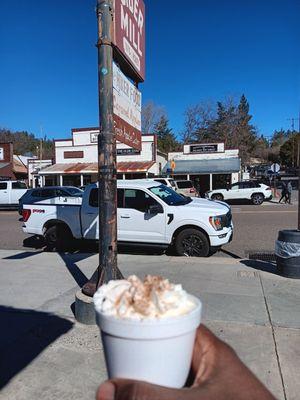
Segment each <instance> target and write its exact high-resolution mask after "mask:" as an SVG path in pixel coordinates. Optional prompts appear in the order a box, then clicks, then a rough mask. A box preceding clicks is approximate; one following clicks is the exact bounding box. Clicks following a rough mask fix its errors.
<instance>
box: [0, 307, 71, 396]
mask: <svg viewBox="0 0 300 400" xmlns="http://www.w3.org/2000/svg"><path fill="white" fill-rule="evenodd" d="M0 318H1V329H0V353H1V357H0V389H1V388H3V386H5V385H6V384H7V383H8V382H9V381H10V380H11V379H12V378H13V377H14V376H15V375H17V374H18V373H19V372H20V371H21V370H22V369H23V368H25V367H26V366H27V365H29V364H30V363H31V362H32V361H33V360H34V359H35V358H36V357H37V356H38V355H39V354H40V353H41V352H42V351H43V350H45V349H46V348H47V347H48V346H49V345H50V344H51V343H53V342H54V341H55V340H56V339H58V338H59V337H60V336H61V335H63V334H65V333H67V332H68V331H69V330H70V329H71V328H72V326H73V323H72V322H71V321H69V320H67V319H64V318H61V317H58V316H56V315H53V314H49V313H45V312H40V311H34V310H23V309H18V308H13V307H5V306H0Z"/></svg>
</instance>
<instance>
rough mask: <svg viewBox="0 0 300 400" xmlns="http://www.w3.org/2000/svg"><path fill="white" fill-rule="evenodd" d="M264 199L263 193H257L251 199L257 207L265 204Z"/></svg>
mask: <svg viewBox="0 0 300 400" xmlns="http://www.w3.org/2000/svg"><path fill="white" fill-rule="evenodd" d="M264 199H265V198H264V195H263V194H261V193H255V194H253V195H252V197H251V200H252V203H253V204H254V205H256V206H260V205H261V204H262V203H263V202H264Z"/></svg>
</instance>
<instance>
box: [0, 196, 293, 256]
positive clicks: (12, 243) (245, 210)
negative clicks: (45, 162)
mask: <svg viewBox="0 0 300 400" xmlns="http://www.w3.org/2000/svg"><path fill="white" fill-rule="evenodd" d="M232 213H233V222H234V238H233V241H232V242H231V243H230V244H228V245H227V246H224V248H223V250H222V251H221V252H218V253H217V254H216V255H215V256H220V255H222V256H224V255H225V256H228V257H242V258H243V257H245V256H247V254H248V253H249V251H250V252H257V251H258V252H263V251H266V252H270V251H273V250H274V243H275V240H276V238H277V234H278V231H279V230H281V229H295V228H296V227H297V206H296V205H284V204H277V203H264V204H263V205H261V206H253V205H232ZM21 227H22V221H20V216H19V214H18V213H17V212H16V211H0V249H8V250H16V249H22V250H24V249H25V248H27V249H30V250H32V249H34V248H39V247H40V245H41V244H40V243H39V242H36V241H35V240H32V238H30V237H29V236H28V235H26V234H24V233H23V231H22V228H21ZM79 248H80V246H79ZM81 249H82V246H81ZM84 250H85V251H92V252H93V251H95V246H93V245H89V246H84ZM125 251H126V250H125ZM127 251H128V252H129V253H130V252H132V249H128V250H127ZM145 251H146V252H147V250H145Z"/></svg>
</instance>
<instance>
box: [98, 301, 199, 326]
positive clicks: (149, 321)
mask: <svg viewBox="0 0 300 400" xmlns="http://www.w3.org/2000/svg"><path fill="white" fill-rule="evenodd" d="M188 297H190V298H191V299H192V300H193V302H194V303H195V305H196V306H195V307H194V308H193V309H191V310H190V311H189V312H187V313H185V314H181V315H178V316H175V317H165V318H164V317H162V318H145V319H133V318H119V317H117V316H115V315H109V314H105V313H102V312H101V311H99V310H97V308H96V307H95V311H96V314H97V315H98V316H99V317H100V318H101V319H105V320H107V321H112V322H115V323H118V322H119V323H120V324H122V325H124V324H126V325H127V326H136V325H139V326H141V325H142V326H144V327H146V326H149V327H152V326H157V325H160V326H162V325H173V324H176V323H178V322H179V321H183V320H186V319H190V318H192V317H193V316H194V315H195V314H198V313H199V312H201V309H202V302H201V300H200V299H199V298H198V297H196V296H194V295H192V294H188ZM97 323H98V318H97ZM98 325H99V323H98Z"/></svg>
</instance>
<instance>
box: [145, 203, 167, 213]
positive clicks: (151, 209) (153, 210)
mask: <svg viewBox="0 0 300 400" xmlns="http://www.w3.org/2000/svg"><path fill="white" fill-rule="evenodd" d="M163 212H164V209H163V208H162V206H161V205H160V204H152V205H151V206H149V208H148V210H147V213H148V214H163Z"/></svg>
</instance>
